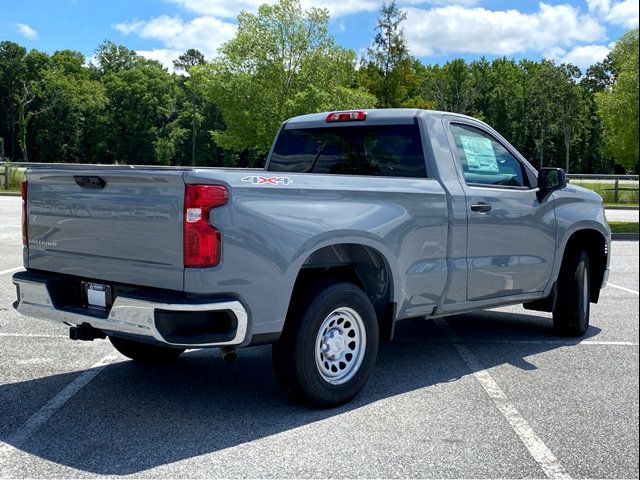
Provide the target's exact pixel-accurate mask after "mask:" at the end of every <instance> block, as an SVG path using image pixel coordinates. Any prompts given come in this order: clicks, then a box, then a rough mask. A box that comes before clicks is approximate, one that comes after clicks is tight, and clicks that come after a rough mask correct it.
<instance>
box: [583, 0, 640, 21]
mask: <svg viewBox="0 0 640 480" xmlns="http://www.w3.org/2000/svg"><path fill="white" fill-rule="evenodd" d="M587 5H588V7H589V12H592V13H594V14H596V15H598V16H600V17H601V18H602V19H604V20H605V21H607V22H609V23H613V24H614V25H620V26H622V27H625V28H633V27H637V26H638V15H639V9H638V5H639V3H638V0H622V1H618V2H613V3H611V0H587Z"/></svg>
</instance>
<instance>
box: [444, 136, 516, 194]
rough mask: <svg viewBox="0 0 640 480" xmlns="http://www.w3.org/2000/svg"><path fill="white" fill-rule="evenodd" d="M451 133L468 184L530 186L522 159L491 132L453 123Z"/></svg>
mask: <svg viewBox="0 0 640 480" xmlns="http://www.w3.org/2000/svg"><path fill="white" fill-rule="evenodd" d="M451 133H452V134H453V138H454V140H455V142H456V147H457V149H458V156H459V158H460V162H461V163H462V170H463V172H464V179H465V181H466V183H467V184H469V185H492V186H503V187H529V182H528V177H527V175H526V173H525V170H524V166H523V165H522V163H521V162H520V161H519V160H518V159H517V158H516V157H515V156H514V155H512V154H511V152H509V150H507V149H506V148H505V147H504V146H503V145H502V144H501V143H500V142H498V141H497V140H496V139H494V138H493V137H492V136H491V135H489V134H488V133H486V132H484V131H482V130H480V129H479V128H475V127H471V126H469V125H460V124H451Z"/></svg>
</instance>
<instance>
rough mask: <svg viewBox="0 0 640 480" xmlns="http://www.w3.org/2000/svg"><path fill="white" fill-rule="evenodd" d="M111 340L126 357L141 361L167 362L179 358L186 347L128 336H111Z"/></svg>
mask: <svg viewBox="0 0 640 480" xmlns="http://www.w3.org/2000/svg"><path fill="white" fill-rule="evenodd" d="M109 341H111V344H112V345H113V346H114V347H115V349H116V350H118V352H120V353H121V354H122V355H124V356H125V357H128V358H130V359H132V360H136V361H138V362H141V363H165V362H170V361H173V360H175V359H177V358H178V357H179V356H180V355H182V353H184V350H185V349H184V348H172V347H163V346H160V345H151V344H150V343H143V342H136V341H134V340H129V339H126V338H119V337H109Z"/></svg>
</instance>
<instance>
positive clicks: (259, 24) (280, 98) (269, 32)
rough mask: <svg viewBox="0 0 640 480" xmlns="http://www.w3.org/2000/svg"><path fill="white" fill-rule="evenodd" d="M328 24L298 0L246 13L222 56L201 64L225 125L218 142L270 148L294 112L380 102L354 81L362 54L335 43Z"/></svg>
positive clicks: (261, 149)
mask: <svg viewBox="0 0 640 480" xmlns="http://www.w3.org/2000/svg"><path fill="white" fill-rule="evenodd" d="M328 22H329V15H328V13H327V11H326V10H324V9H316V8H312V9H310V10H308V11H306V12H303V11H302V9H301V7H300V3H299V1H298V0H281V1H280V2H279V3H277V4H274V5H262V6H260V8H259V9H258V12H257V14H253V13H249V12H246V11H245V12H242V13H240V15H239V16H238V31H237V34H236V36H235V37H234V38H233V39H232V40H230V41H229V42H227V43H226V44H225V45H223V47H222V49H221V54H220V56H219V58H217V59H215V60H214V61H213V62H212V63H210V64H208V65H206V66H204V67H201V68H196V69H195V70H194V76H198V75H199V76H200V79H199V80H201V84H202V85H203V89H204V90H203V94H204V96H206V97H207V98H208V99H209V100H210V101H212V102H214V103H216V104H217V105H218V106H219V108H220V111H221V113H222V117H223V119H224V123H225V125H226V129H225V130H216V131H215V132H213V136H214V139H215V141H216V143H217V144H218V145H220V146H222V147H224V148H227V149H231V150H235V151H246V150H254V151H256V152H260V153H264V152H266V151H268V149H269V147H270V145H271V143H272V142H273V138H274V136H275V133H276V131H277V130H278V127H279V126H280V124H281V123H282V121H283V120H285V119H286V118H288V117H291V116H294V115H299V114H303V113H310V112H316V111H323V110H334V109H350V108H369V107H372V106H373V105H374V104H375V98H374V97H373V96H371V95H370V94H368V93H366V92H365V91H364V90H363V89H361V88H357V87H356V86H355V83H356V70H355V63H356V56H355V53H354V52H353V51H351V50H346V49H344V48H341V47H339V46H337V45H335V43H334V40H333V38H332V37H331V36H330V35H329V33H328Z"/></svg>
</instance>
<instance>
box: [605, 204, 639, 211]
mask: <svg viewBox="0 0 640 480" xmlns="http://www.w3.org/2000/svg"><path fill="white" fill-rule="evenodd" d="M604 209H605V210H638V207H634V206H627V205H605V207H604Z"/></svg>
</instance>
